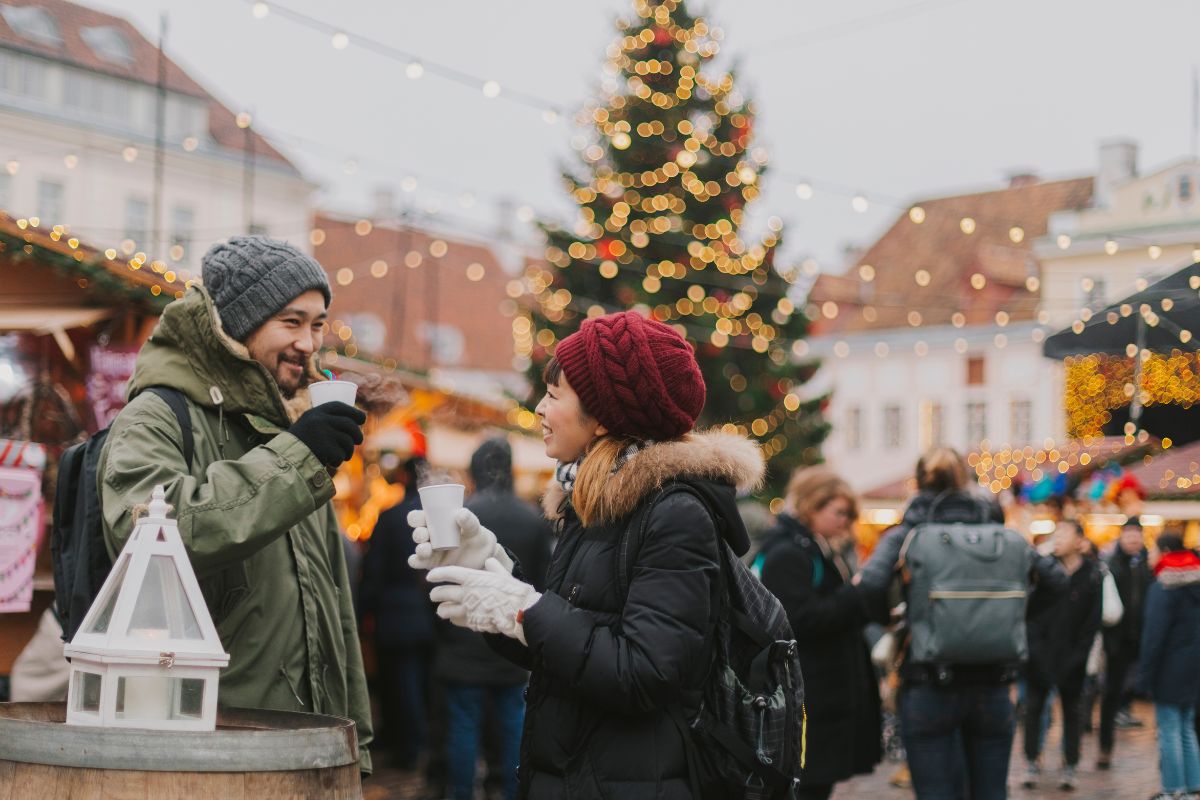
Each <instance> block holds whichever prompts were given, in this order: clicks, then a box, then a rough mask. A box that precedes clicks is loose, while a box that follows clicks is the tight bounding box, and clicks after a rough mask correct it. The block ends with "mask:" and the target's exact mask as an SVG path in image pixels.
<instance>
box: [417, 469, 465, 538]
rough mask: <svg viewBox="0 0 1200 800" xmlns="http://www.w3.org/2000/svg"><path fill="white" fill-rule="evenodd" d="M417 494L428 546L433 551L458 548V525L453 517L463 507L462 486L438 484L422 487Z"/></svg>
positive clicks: (457, 484)
mask: <svg viewBox="0 0 1200 800" xmlns="http://www.w3.org/2000/svg"><path fill="white" fill-rule="evenodd" d="M417 492H419V493H420V495H421V508H422V509H424V511H425V526H426V527H427V528H429V544H430V545H431V546H432V547H433V549H434V550H450V549H452V548H455V547H458V523H457V522H455V521H454V515H455V514H456V513H457V512H458V510H459V509H460V508H462V506H463V485H462V484H461V483H440V484H438V485H436V486H422V487H420V488H419V489H417Z"/></svg>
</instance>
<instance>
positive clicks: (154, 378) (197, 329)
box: [126, 285, 320, 428]
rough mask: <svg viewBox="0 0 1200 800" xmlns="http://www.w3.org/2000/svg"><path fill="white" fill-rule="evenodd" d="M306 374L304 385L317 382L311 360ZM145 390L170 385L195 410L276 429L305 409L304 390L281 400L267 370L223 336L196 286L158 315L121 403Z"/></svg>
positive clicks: (202, 291)
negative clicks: (260, 420) (218, 411)
mask: <svg viewBox="0 0 1200 800" xmlns="http://www.w3.org/2000/svg"><path fill="white" fill-rule="evenodd" d="M308 373H309V376H308V377H309V380H308V382H309V383H311V382H312V381H313V380H317V379H319V377H320V374H319V373H318V371H317V368H316V356H315V355H314V356H313V358H312V360H311V361H310V362H309V369H308ZM151 386H170V387H172V388H175V389H178V390H179V391H181V392H183V393H184V394H185V395H187V397H188V399H190V400H191V401H192V402H194V403H196V404H197V405H200V406H204V407H208V408H215V407H217V406H218V405H220V406H223V407H224V410H225V411H226V412H228V413H233V414H248V415H251V416H257V417H261V418H263V419H264V420H266V421H268V422H270V423H273V424H274V425H277V426H279V427H281V428H286V427H287V426H288V424H289V423H290V422H291V421H292V420H294V419H295V418H296V417H298V416H299V415H300V414H301V413H303V412H304V411H305V410H307V409H308V408H310V407H311V402H310V400H309V397H308V388H307V386H305V387H302V388H301V389H300V390H299V391H297V392H296V394H295V396H293V397H292V398H284V396H283V393H282V392H280V390H279V386H278V384H276V383H275V379H274V378H273V377H272V376H271V374H270V373H269V372H268V371H267V369H266V368H265V367H264V366H263V365H262V364H259V363H258V362H257V361H255V360H254V359H253V358H251V357H250V352H249V351H248V350H247V349H246V346H245V345H243V344H242V343H240V342H238V341H236V340H234V339H233V338H232V337H230V336H229V335H228V334H227V333H225V331H224V330H223V329H222V327H221V319H220V316H219V315H218V314H217V310H216V308H215V307H214V306H213V303H212V298H211V297H210V296H209V294H208V292H207V291H206V290H205V289H204V288H203V287H201V286H197V285H194V286H192V287H191V288H189V289H188V290H187V293H186V294H184V296H183V297H182V298H181V299H179V300H176V301H175V302H173V303H171V304H170V305H168V306H167V307H166V308H165V309H164V310H163V313H162V316H161V317H160V318H159V321H158V325H156V326H155V328H154V332H153V333H152V334H151V335H150V338H149V339H148V340H147V341H146V344H145V345H144V346H143V347H142V350H141V352H140V353H139V354H138V359H137V365H136V366H135V367H134V371H133V376H132V377H131V378H130V380H129V387H128V389H127V390H126V398H127V400H132V399H133V398H134V397H136V396H137V395H139V394H141V393H142V392H144V391H145V390H146V389H147V388H149V387H151ZM214 388H215V389H216V390H217V391H216V392H214V391H213V389H214Z"/></svg>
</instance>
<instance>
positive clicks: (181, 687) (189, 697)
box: [115, 675, 204, 720]
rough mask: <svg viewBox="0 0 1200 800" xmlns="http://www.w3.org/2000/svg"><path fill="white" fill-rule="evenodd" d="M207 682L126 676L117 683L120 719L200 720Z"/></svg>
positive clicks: (153, 676)
mask: <svg viewBox="0 0 1200 800" xmlns="http://www.w3.org/2000/svg"><path fill="white" fill-rule="evenodd" d="M203 705H204V679H203V678H172V677H168V676H165V675H122V676H121V677H120V678H118V679H117V704H116V709H115V711H116V717H117V719H144V720H171V719H199V718H200V716H201V710H202V708H203Z"/></svg>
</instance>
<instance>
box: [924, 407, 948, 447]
mask: <svg viewBox="0 0 1200 800" xmlns="http://www.w3.org/2000/svg"><path fill="white" fill-rule="evenodd" d="M944 435H945V434H944V432H943V415H942V404H941V403H935V402H933V401H931V400H926V401H924V402H922V403H921V424H920V436H919V438H920V444H921V449H922V450H928V449H929V448H930V447H937V446H938V445H940V444H942V442H943V441H944Z"/></svg>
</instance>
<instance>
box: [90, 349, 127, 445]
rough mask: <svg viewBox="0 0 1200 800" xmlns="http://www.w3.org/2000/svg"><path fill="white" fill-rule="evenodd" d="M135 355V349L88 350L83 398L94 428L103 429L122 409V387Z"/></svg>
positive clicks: (123, 399) (123, 401) (123, 393)
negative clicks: (92, 417) (94, 423)
mask: <svg viewBox="0 0 1200 800" xmlns="http://www.w3.org/2000/svg"><path fill="white" fill-rule="evenodd" d="M137 354H138V348H136V347H93V348H92V351H91V362H92V368H91V372H89V373H88V379H87V395H88V405H89V406H90V407H91V409H92V414H93V416H94V417H95V419H96V428H97V429H100V428H107V427H108V426H109V425H110V424H112V421H113V419H114V418H115V417H116V416H117V413H118V412H119V411H120V410H121V409H122V408H124V407H125V386H126V384H128V383H129V378H130V377H131V376H132V375H133V366H134V364H136V363H137Z"/></svg>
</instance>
